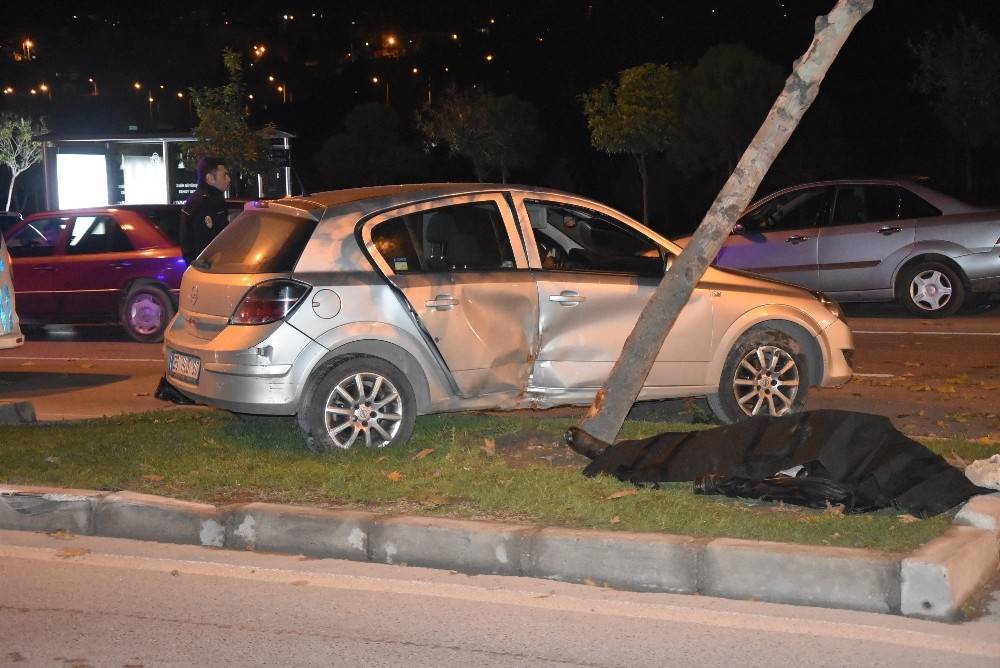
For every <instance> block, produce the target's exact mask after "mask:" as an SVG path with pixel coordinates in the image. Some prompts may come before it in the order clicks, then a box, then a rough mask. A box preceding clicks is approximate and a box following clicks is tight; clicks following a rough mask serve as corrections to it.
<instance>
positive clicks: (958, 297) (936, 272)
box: [896, 262, 965, 318]
mask: <svg viewBox="0 0 1000 668" xmlns="http://www.w3.org/2000/svg"><path fill="white" fill-rule="evenodd" d="M896 296H897V298H898V299H899V301H900V302H902V304H903V306H905V307H906V309H907V310H908V311H909V312H910V313H912V314H914V315H918V316H920V317H923V318H943V317H945V316H949V315H952V314H953V313H955V312H957V311H958V309H960V308H962V304H963V302H964V301H965V285H964V284H963V283H962V279H961V277H960V276H959V275H958V273H956V272H955V270H954V269H952V268H951V267H949V266H948V265H946V264H944V263H943V262H919V263H917V264H914V265H913V266H911V267H908V268H906V269H905V270H904V271H903V272H902V273H901V274H900V276H899V281H898V283H897V285H896Z"/></svg>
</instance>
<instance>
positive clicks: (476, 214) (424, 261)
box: [372, 202, 516, 274]
mask: <svg viewBox="0 0 1000 668" xmlns="http://www.w3.org/2000/svg"><path fill="white" fill-rule="evenodd" d="M372 242H373V243H374V244H375V248H376V249H377V250H378V252H379V254H380V255H381V256H382V258H383V259H384V260H385V261H386V263H387V264H388V265H389V266H390V267H392V270H393V271H394V272H395V273H397V274H405V273H435V272H451V271H503V270H509V269H514V268H515V266H516V265H515V262H514V251H513V249H512V248H511V245H510V238H509V237H508V235H507V228H506V227H505V226H504V222H503V216H502V215H501V213H500V209H499V208H498V207H497V205H496V204H495V203H494V202H475V203H472V204H456V205H453V206H444V207H440V208H437V209H428V210H426V211H418V212H416V213H409V214H405V215H402V216H398V217H396V218H390V219H389V220H385V221H383V222H381V223H379V224H377V225H376V226H375V227H373V228H372Z"/></svg>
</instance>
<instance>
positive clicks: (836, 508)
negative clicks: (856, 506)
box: [823, 501, 844, 517]
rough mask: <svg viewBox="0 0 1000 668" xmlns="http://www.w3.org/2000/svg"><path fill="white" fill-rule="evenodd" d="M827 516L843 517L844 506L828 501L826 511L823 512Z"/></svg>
mask: <svg viewBox="0 0 1000 668" xmlns="http://www.w3.org/2000/svg"><path fill="white" fill-rule="evenodd" d="M823 512H824V513H826V514H827V515H833V516H835V517H843V516H844V504H842V503H838V504H837V505H833V504H831V503H830V502H829V501H827V502H826V510H824V511H823Z"/></svg>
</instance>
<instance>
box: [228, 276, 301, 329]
mask: <svg viewBox="0 0 1000 668" xmlns="http://www.w3.org/2000/svg"><path fill="white" fill-rule="evenodd" d="M308 293H309V286H308V285H306V284H305V283H299V282H298V281H289V280H285V279H281V280H276V281H265V282H264V283H260V284H258V285H255V286H254V287H252V288H250V291H249V292H247V293H246V295H244V296H243V299H242V300H241V301H240V303H239V304H238V305H237V306H236V310H235V311H234V312H233V315H232V317H231V318H229V324H230V325H266V324H267V323H269V322H275V321H277V320H281V319H282V318H285V317H287V316H289V315H291V314H292V312H293V311H294V310H295V307H296V306H298V305H299V302H301V301H302V298H303V297H305V296H306V295H307V294H308Z"/></svg>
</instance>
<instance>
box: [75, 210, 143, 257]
mask: <svg viewBox="0 0 1000 668" xmlns="http://www.w3.org/2000/svg"><path fill="white" fill-rule="evenodd" d="M130 250H133V248H132V244H131V242H129V240H128V237H127V236H125V233H124V232H122V230H121V228H120V227H118V223H116V222H115V220H114V218H112V217H111V216H77V217H76V219H75V220H74V221H73V227H72V228H71V229H70V236H69V244H68V245H67V247H66V252H67V253H69V254H70V255H87V254H92V253H121V252H125V251H130Z"/></svg>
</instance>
